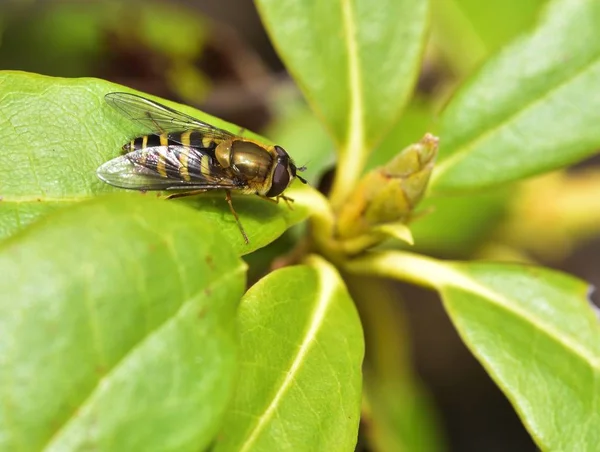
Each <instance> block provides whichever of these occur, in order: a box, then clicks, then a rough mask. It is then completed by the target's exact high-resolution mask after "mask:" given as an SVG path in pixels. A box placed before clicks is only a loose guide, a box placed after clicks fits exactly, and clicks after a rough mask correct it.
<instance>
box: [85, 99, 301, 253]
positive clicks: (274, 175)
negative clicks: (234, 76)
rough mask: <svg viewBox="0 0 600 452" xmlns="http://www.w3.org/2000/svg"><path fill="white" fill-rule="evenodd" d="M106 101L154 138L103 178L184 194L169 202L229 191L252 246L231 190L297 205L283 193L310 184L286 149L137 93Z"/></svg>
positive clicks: (134, 145)
mask: <svg viewBox="0 0 600 452" xmlns="http://www.w3.org/2000/svg"><path fill="white" fill-rule="evenodd" d="M105 100H106V102H107V103H108V104H109V105H110V106H111V107H113V108H114V109H115V110H117V111H118V112H119V113H121V114H123V115H124V116H126V117H127V118H128V119H130V120H132V121H134V122H136V123H137V124H141V125H143V126H144V127H145V128H146V129H147V132H148V135H143V136H138V137H136V138H134V139H133V140H131V141H130V142H129V143H126V144H125V145H124V146H123V151H124V152H125V154H124V155H122V156H120V157H117V158H115V159H112V160H110V161H108V162H106V163H104V164H103V165H101V166H100V167H99V168H98V170H97V175H98V177H99V178H100V179H101V180H102V181H104V182H106V183H108V184H110V185H114V186H115V187H120V188H126V189H131V190H140V191H146V190H179V192H178V193H175V194H172V195H171V196H169V198H175V197H182V196H191V195H195V194H198V193H203V192H206V191H210V190H225V194H226V197H225V199H226V201H227V203H228V204H229V208H230V210H231V213H232V214H233V216H234V218H235V221H236V223H237V225H238V227H239V229H240V232H241V233H242V236H243V237H244V241H245V242H246V243H249V242H248V236H247V235H246V232H245V231H244V228H243V227H242V224H241V222H240V220H239V218H238V215H237V213H236V211H235V209H234V208H233V204H232V202H231V191H232V190H235V191H238V192H240V193H243V194H255V195H258V196H260V197H261V198H263V199H267V200H269V201H273V202H279V199H280V198H281V199H283V200H284V201H286V203H289V202H290V201H293V200H292V199H291V198H288V197H286V196H284V195H283V192H284V191H285V189H286V188H287V187H289V185H290V184H291V183H292V181H293V180H294V178H296V177H297V178H298V179H299V180H300V181H302V182H303V183H306V180H304V179H303V178H302V177H300V176H298V175H297V174H296V172H297V171H304V170H305V168H304V167H300V168H298V167H297V166H296V165H295V163H294V161H293V160H292V159H291V158H290V156H289V155H288V153H287V152H286V151H284V150H283V148H281V147H280V146H271V145H265V144H262V143H260V142H258V141H256V140H253V139H250V138H244V137H241V136H238V135H234V134H232V133H231V132H228V131H226V130H222V129H219V128H217V127H214V126H212V125H210V124H207V123H205V122H203V121H200V120H198V119H196V118H193V117H191V116H188V115H186V114H184V113H181V112H178V111H176V110H173V109H172V108H169V107H167V106H165V105H162V104H159V103H158V102H154V101H151V100H149V99H146V98H144V97H141V96H137V95H135V94H129V93H109V94H107V95H106V96H105ZM288 205H289V204H288Z"/></svg>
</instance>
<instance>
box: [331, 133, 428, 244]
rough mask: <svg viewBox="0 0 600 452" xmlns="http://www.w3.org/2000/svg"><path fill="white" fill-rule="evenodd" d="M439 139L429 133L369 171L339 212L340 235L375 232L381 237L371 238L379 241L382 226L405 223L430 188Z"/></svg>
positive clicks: (346, 238)
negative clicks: (428, 186) (429, 183)
mask: <svg viewBox="0 0 600 452" xmlns="http://www.w3.org/2000/svg"><path fill="white" fill-rule="evenodd" d="M438 141H439V140H438V138H437V137H435V136H433V135H431V134H426V135H425V136H424V137H423V138H422V139H421V141H419V142H418V143H415V144H412V145H410V146H408V147H407V148H405V149H403V150H402V151H401V152H400V153H399V154H398V155H397V156H396V157H394V158H393V159H392V160H391V161H389V162H388V163H387V164H386V165H384V166H382V167H379V168H375V169H374V170H372V171H370V172H368V173H367V174H366V175H365V176H364V177H363V178H362V179H361V181H360V182H359V183H358V185H357V187H356V189H355V190H354V191H353V192H352V194H351V195H350V197H349V198H348V201H347V202H346V204H345V205H344V206H343V207H342V209H341V211H340V213H339V216H338V221H337V233H338V238H339V239H341V240H348V239H355V238H357V237H360V236H363V235H365V234H367V235H369V234H375V235H378V236H380V238H379V239H373V240H371V242H377V241H381V239H382V238H383V237H381V231H382V230H383V229H382V228H380V226H382V225H387V224H397V225H399V226H400V227H402V225H404V224H405V223H406V222H408V220H409V219H410V216H411V214H412V212H413V210H414V208H415V207H416V205H417V204H418V203H419V201H420V200H421V198H422V197H423V194H424V193H425V189H426V188H427V183H428V182H429V176H430V175H431V171H432V170H433V166H434V163H435V158H436V156H437V150H438ZM378 227H379V228H378ZM404 228H405V227H404ZM361 242H364V243H367V242H369V240H367V241H363V240H361Z"/></svg>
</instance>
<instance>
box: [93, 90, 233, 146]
mask: <svg viewBox="0 0 600 452" xmlns="http://www.w3.org/2000/svg"><path fill="white" fill-rule="evenodd" d="M104 99H105V100H106V103H108V105H110V106H111V107H113V108H114V109H115V110H117V111H118V112H119V113H121V114H122V115H123V116H125V117H127V118H128V119H130V120H131V121H133V122H135V123H137V124H141V125H143V126H144V127H145V128H146V129H147V131H148V132H149V133H152V134H162V133H167V134H169V132H183V131H186V130H197V131H199V132H201V133H202V134H204V135H206V136H208V137H211V138H214V139H217V140H227V139H230V138H234V137H235V135H234V134H232V133H230V132H228V131H226V130H223V129H219V128H218V127H215V126H212V125H210V124H208V123H206V122H204V121H200V120H199V119H196V118H193V117H192V116H189V115H186V114H185V113H181V112H179V111H177V110H173V109H172V108H169V107H167V106H166V105H162V104H159V103H158V102H154V101H152V100H150V99H146V98H144V97H141V96H138V95H136V94H131V93H108V94H107V95H105V96H104ZM171 135H173V136H171ZM177 138H178V134H175V133H173V134H169V139H171V140H173V141H177Z"/></svg>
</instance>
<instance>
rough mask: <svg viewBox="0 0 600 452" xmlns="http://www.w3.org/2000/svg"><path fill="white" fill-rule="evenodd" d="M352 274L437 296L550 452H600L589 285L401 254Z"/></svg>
mask: <svg viewBox="0 0 600 452" xmlns="http://www.w3.org/2000/svg"><path fill="white" fill-rule="evenodd" d="M351 266H352V270H353V271H368V272H370V273H372V274H373V273H374V274H377V275H380V276H391V277H394V278H401V279H409V280H412V281H415V282H417V283H420V284H424V285H429V286H432V287H435V288H436V289H437V290H438V291H439V292H440V293H441V295H442V298H443V300H444V304H445V306H446V309H447V311H448V313H449V315H450V317H451V318H452V321H453V323H454V325H455V326H456V328H457V329H458V331H459V333H460V334H461V336H462V338H463V340H464V341H465V343H466V344H467V346H468V347H469V348H470V349H471V351H472V352H473V353H474V354H475V356H477V358H478V359H479V360H480V361H481V363H482V364H483V365H484V367H485V368H486V370H487V371H488V373H489V374H490V375H491V376H492V378H493V379H494V380H495V381H496V383H497V384H498V385H499V386H500V388H501V389H502V390H503V391H504V392H505V394H506V395H507V397H508V398H509V399H510V401H511V402H512V403H513V405H514V406H515V408H516V410H517V412H518V413H519V415H520V416H521V418H522V420H523V422H524V423H525V426H526V427H527V428H528V430H529V432H530V433H531V435H532V436H533V438H534V439H535V441H536V442H537V443H538V445H539V446H540V448H542V449H543V450H594V449H595V448H596V447H597V445H598V444H599V443H600V415H599V411H598V404H597V400H600V388H599V387H598V384H597V382H598V381H599V379H600V322H599V321H598V318H597V317H596V315H595V313H594V311H593V310H592V309H591V308H590V304H589V300H588V295H589V286H588V285H587V284H585V283H584V282H582V281H580V280H578V279H576V278H573V277H571V276H568V275H565V274H562V273H559V272H555V271H552V270H548V269H544V268H538V267H532V266H523V265H508V264H505V265H502V264H486V263H451V262H449V263H446V262H441V261H435V260H432V259H429V258H424V257H419V256H416V255H412V254H407V253H395V252H389V253H380V254H377V255H372V256H370V257H367V258H364V259H362V260H361V261H356V262H354V263H352V264H351Z"/></svg>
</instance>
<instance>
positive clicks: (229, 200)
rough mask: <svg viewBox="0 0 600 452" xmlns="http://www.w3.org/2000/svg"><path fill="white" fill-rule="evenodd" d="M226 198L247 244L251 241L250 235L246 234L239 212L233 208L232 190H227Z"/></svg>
mask: <svg viewBox="0 0 600 452" xmlns="http://www.w3.org/2000/svg"><path fill="white" fill-rule="evenodd" d="M225 200H226V201H227V204H229V209H230V210H231V213H232V214H233V217H234V218H235V222H236V223H237V225H238V227H239V228H240V232H241V233H242V237H244V242H246V245H247V244H248V243H250V241H249V240H248V236H247V235H246V232H245V231H244V228H243V227H242V223H241V221H240V219H239V217H238V214H237V212H236V211H235V209H234V208H233V203H232V202H231V191H229V190H225Z"/></svg>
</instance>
